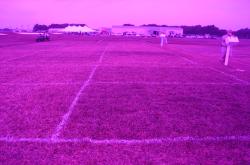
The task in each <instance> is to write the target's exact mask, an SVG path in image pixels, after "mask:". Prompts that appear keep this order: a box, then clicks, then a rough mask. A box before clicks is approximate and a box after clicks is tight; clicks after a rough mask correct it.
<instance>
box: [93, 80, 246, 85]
mask: <svg viewBox="0 0 250 165" xmlns="http://www.w3.org/2000/svg"><path fill="white" fill-rule="evenodd" d="M92 84H117V85H119V84H121V85H130V84H142V85H190V86H192V85H201V86H202V85H215V86H216V85H218V86H219V85H225V86H226V85H227V86H233V85H250V83H247V84H246V83H244V84H242V83H224V82H197V83H195V82H150V81H148V82H147V81H93V82H92Z"/></svg>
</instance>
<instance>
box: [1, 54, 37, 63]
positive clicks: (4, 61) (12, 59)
mask: <svg viewBox="0 0 250 165" xmlns="http://www.w3.org/2000/svg"><path fill="white" fill-rule="evenodd" d="M30 56H33V55H25V56H20V57H15V58H11V59H7V60H3V61H0V63H7V62H11V61H15V60H19V59H22V58H25V57H30Z"/></svg>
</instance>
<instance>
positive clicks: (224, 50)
mask: <svg viewBox="0 0 250 165" xmlns="http://www.w3.org/2000/svg"><path fill="white" fill-rule="evenodd" d="M237 42H239V40H238V38H237V37H236V36H234V35H233V32H232V30H228V31H227V34H225V35H223V36H222V40H221V54H222V58H221V61H222V62H223V63H224V65H228V59H229V56H230V55H231V53H232V45H233V44H234V43H237ZM167 43H168V40H167V36H166V34H165V33H160V46H161V47H163V45H164V44H167Z"/></svg>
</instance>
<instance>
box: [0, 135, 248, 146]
mask: <svg viewBox="0 0 250 165" xmlns="http://www.w3.org/2000/svg"><path fill="white" fill-rule="evenodd" d="M230 141H236V142H250V135H245V136H206V137H195V136H180V137H166V138H152V139H100V140H97V139H93V138H90V137H84V138H71V139H65V138H14V137H0V142H4V143H22V142H26V143H80V144H82V143H90V144H97V145H98V144H102V145H106V144H125V145H135V144H137V145H138V144H141V145H146V144H170V143H185V142H191V143H198V142H213V143H218V142H230Z"/></svg>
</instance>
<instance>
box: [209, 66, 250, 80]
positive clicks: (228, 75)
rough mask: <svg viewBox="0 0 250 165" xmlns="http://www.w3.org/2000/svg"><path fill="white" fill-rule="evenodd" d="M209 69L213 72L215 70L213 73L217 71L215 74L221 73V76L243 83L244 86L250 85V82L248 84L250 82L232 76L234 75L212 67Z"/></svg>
mask: <svg viewBox="0 0 250 165" xmlns="http://www.w3.org/2000/svg"><path fill="white" fill-rule="evenodd" d="M208 69H211V70H213V71H215V72H218V73H221V74H223V75H225V76H227V77H230V78H232V79H234V80H236V81H238V82H241V83H243V84H249V83H250V82H248V81H245V80H242V79H240V78H238V77H237V76H235V75H232V74H229V73H226V72H223V71H221V70H219V69H215V68H212V67H209V68H208Z"/></svg>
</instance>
